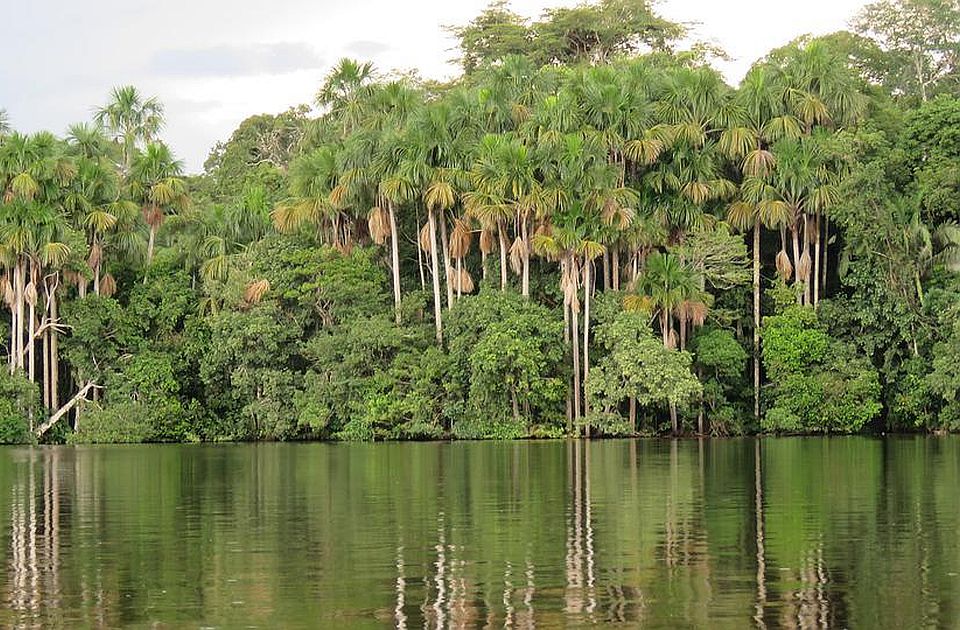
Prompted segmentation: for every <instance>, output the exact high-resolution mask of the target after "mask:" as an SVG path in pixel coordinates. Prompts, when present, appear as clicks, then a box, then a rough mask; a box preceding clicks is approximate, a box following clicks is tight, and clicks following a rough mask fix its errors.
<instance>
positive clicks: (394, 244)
mask: <svg viewBox="0 0 960 630" xmlns="http://www.w3.org/2000/svg"><path fill="white" fill-rule="evenodd" d="M387 211H388V212H389V214H390V260H391V265H390V266H391V267H392V269H391V271H392V272H393V309H394V317H395V319H396V322H397V324H398V325H399V324H400V235H399V234H398V233H397V213H396V211H395V209H394V207H393V202H391V201H388V202H387Z"/></svg>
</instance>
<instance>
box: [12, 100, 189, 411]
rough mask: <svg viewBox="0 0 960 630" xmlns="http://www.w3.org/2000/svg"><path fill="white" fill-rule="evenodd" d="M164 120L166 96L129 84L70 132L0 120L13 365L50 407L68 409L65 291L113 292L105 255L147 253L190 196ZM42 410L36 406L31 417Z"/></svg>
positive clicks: (133, 256) (127, 256) (83, 293)
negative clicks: (165, 140) (144, 93)
mask: <svg viewBox="0 0 960 630" xmlns="http://www.w3.org/2000/svg"><path fill="white" fill-rule="evenodd" d="M161 124H162V108H161V107H160V106H159V104H158V103H157V102H156V101H155V100H154V99H143V98H142V97H141V96H140V94H139V93H138V92H137V90H136V89H134V88H132V87H124V88H118V89H116V90H115V91H114V93H113V95H112V99H111V102H110V103H109V104H108V105H107V106H105V107H104V108H103V109H101V110H99V111H98V112H97V114H96V117H95V122H94V123H93V124H78V125H74V126H72V127H71V128H70V130H69V132H68V133H67V135H66V137H65V138H63V139H60V138H57V137H55V136H54V135H53V134H50V133H48V132H39V133H35V134H22V133H18V132H15V131H12V130H11V129H10V128H9V126H7V125H4V126H2V127H0V270H2V275H0V289H2V292H3V299H4V302H5V304H6V306H7V308H8V309H9V311H10V322H11V326H10V335H9V346H8V348H7V351H8V369H9V371H10V373H11V374H13V373H15V372H18V371H22V372H23V373H24V374H25V375H26V377H27V378H29V380H30V381H31V382H40V383H42V391H43V397H42V403H43V409H44V410H49V411H55V410H57V409H58V408H59V407H60V401H61V391H62V389H63V387H64V385H65V384H64V383H63V381H62V379H61V377H60V356H59V345H58V340H59V337H60V335H61V334H62V333H63V332H64V330H63V325H62V323H61V320H60V315H59V300H60V298H61V297H62V296H63V295H65V294H66V293H67V292H70V294H71V295H75V296H77V297H84V296H86V295H87V293H88V291H90V290H92V291H93V292H94V293H96V294H98V295H105V296H109V295H112V294H113V293H114V292H115V291H116V288H117V287H116V280H115V278H114V277H113V275H111V273H110V272H109V271H108V267H107V262H108V261H109V260H111V259H113V258H116V259H117V260H118V261H119V260H124V261H138V260H142V259H143V258H144V257H146V258H147V259H148V260H149V258H150V257H151V256H152V253H153V243H154V238H155V235H156V230H157V228H158V227H159V225H160V223H161V222H162V220H163V217H164V216H165V214H166V213H167V212H168V211H170V210H173V209H177V208H182V207H184V205H185V203H186V199H187V196H186V190H185V187H184V183H183V181H182V179H180V171H181V165H180V163H179V162H177V161H176V160H175V159H174V158H173V157H172V155H171V153H170V151H169V149H167V148H166V147H165V146H164V145H162V144H160V143H158V142H155V134H156V133H157V131H158V130H159V129H160V126H161ZM144 233H146V234H147V238H146V239H145V238H144ZM145 241H146V242H147V244H146V245H144V242H145ZM73 376H74V378H75V379H76V380H77V381H78V382H79V381H81V380H83V379H84V375H79V374H77V375H73ZM84 391H86V390H84ZM41 412H42V410H39V409H31V410H30V417H31V419H33V418H34V417H39V415H40V413H41ZM31 429H33V427H31Z"/></svg>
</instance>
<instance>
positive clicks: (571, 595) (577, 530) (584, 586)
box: [564, 440, 597, 614]
mask: <svg viewBox="0 0 960 630" xmlns="http://www.w3.org/2000/svg"><path fill="white" fill-rule="evenodd" d="M581 451H582V455H581ZM570 459H572V460H573V461H572V462H571V461H569V460H570ZM568 470H570V473H571V477H572V478H571V480H570V481H571V484H570V485H571V486H572V490H573V508H572V514H571V515H570V518H569V519H568V523H567V556H566V576H567V587H566V592H565V593H564V600H565V608H564V611H565V612H566V613H567V614H579V613H583V612H586V613H588V614H593V612H594V611H595V610H596V606H597V598H596V592H595V577H594V550H593V522H592V515H591V508H590V453H589V449H588V448H587V445H585V444H584V443H583V442H581V441H580V440H575V441H574V442H573V449H572V450H571V449H568Z"/></svg>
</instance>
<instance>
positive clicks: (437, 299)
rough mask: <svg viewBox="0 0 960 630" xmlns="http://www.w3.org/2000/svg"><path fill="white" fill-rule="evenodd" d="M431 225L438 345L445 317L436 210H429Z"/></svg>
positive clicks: (434, 314) (431, 258)
mask: <svg viewBox="0 0 960 630" xmlns="http://www.w3.org/2000/svg"><path fill="white" fill-rule="evenodd" d="M427 223H428V224H429V226H430V228H429V229H430V268H431V270H432V272H433V319H434V323H435V325H436V328H437V345H443V318H442V317H441V312H440V268H439V267H440V261H439V260H438V258H437V219H436V214H435V213H434V211H433V210H432V209H431V210H428V214H427Z"/></svg>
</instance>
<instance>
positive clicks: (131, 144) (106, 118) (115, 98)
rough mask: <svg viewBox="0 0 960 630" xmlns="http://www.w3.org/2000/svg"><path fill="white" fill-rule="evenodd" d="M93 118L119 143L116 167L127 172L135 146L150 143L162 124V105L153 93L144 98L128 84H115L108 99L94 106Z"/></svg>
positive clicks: (129, 171)
mask: <svg viewBox="0 0 960 630" xmlns="http://www.w3.org/2000/svg"><path fill="white" fill-rule="evenodd" d="M94 120H95V121H96V123H97V124H98V125H100V126H101V127H103V128H104V129H106V130H107V131H108V132H109V133H110V134H111V136H112V139H113V141H114V142H116V143H117V145H119V147H120V156H121V157H120V168H121V174H122V176H123V177H124V178H126V177H127V176H128V175H130V173H131V170H132V168H133V162H134V158H135V154H136V150H137V149H138V148H142V147H145V146H146V145H148V144H150V143H152V142H153V141H154V140H155V139H156V137H157V133H159V131H160V129H162V128H163V123H164V118H163V105H162V104H161V103H160V101H159V100H157V98H156V97H155V96H152V97H150V98H147V99H144V98H143V96H142V95H141V94H140V91H139V90H137V88H136V87H134V86H132V85H125V86H121V87H115V88H114V89H113V91H112V92H111V93H110V102H109V103H107V104H106V105H104V106H103V107H101V108H99V109H97V110H96V112H95V114H94Z"/></svg>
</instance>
